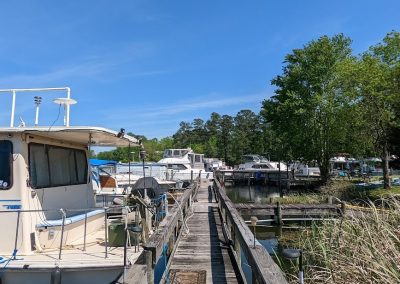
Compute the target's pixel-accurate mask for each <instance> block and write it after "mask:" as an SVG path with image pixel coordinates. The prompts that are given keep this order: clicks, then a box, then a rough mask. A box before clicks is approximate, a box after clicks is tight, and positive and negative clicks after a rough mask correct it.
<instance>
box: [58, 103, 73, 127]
mask: <svg viewBox="0 0 400 284" xmlns="http://www.w3.org/2000/svg"><path fill="white" fill-rule="evenodd" d="M53 102H54V103H55V104H58V105H63V106H64V125H65V126H66V127H69V106H70V105H74V104H76V103H77V101H76V100H74V99H71V98H57V99H54V100H53Z"/></svg>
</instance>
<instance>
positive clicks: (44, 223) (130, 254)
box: [0, 89, 141, 284]
mask: <svg viewBox="0 0 400 284" xmlns="http://www.w3.org/2000/svg"><path fill="white" fill-rule="evenodd" d="M30 90H31V89H30ZM42 90H43V89H42ZM68 91H69V89H68ZM13 95H14V98H15V92H13ZM68 99H69V98H68ZM68 107H69V106H68ZM12 108H13V109H12V112H11V113H12V115H11V125H10V127H5V128H0V228H1V233H0V283H2V284H5V283H6V284H8V283H11V284H14V283H15V284H19V283H21V284H22V283H35V284H36V283H112V282H113V281H115V280H116V279H118V278H119V277H120V275H121V274H122V273H123V271H124V267H125V266H124V264H127V263H132V262H134V261H135V260H136V259H137V258H138V257H139V254H140V253H141V249H138V250H136V247H135V249H133V247H128V248H127V250H126V253H124V246H122V247H121V246H112V245H113V243H112V240H111V239H110V238H111V237H112V236H110V233H109V228H110V224H112V222H111V220H109V219H108V218H107V214H106V210H107V209H106V208H96V207H95V196H94V191H93V186H92V179H91V178H90V174H89V173H90V171H89V170H90V169H89V162H88V157H89V150H90V147H91V146H94V145H95V146H118V147H126V146H129V145H137V144H138V141H137V140H136V139H135V138H133V137H130V136H128V135H124V134H123V133H122V134H121V132H120V133H117V132H115V131H112V130H108V129H105V128H99V127H69V110H68V113H67V116H66V125H65V126H61V127H60V126H57V127H56V126H51V127H49V126H46V127H43V126H41V127H39V126H35V127H13V119H14V117H13V116H14V109H15V104H14V105H13V107H12ZM127 210H128V209H127ZM138 220H139V219H138ZM125 243H126V242H125ZM114 244H115V243H114Z"/></svg>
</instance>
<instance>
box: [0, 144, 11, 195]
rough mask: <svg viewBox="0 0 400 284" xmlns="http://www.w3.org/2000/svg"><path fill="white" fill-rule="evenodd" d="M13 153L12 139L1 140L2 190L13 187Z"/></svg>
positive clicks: (0, 178)
mask: <svg viewBox="0 0 400 284" xmlns="http://www.w3.org/2000/svg"><path fill="white" fill-rule="evenodd" d="M12 153H13V149H12V143H11V141H8V140H0V190H4V189H9V188H11V182H12V162H13V159H12Z"/></svg>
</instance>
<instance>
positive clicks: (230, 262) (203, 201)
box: [170, 185, 243, 283]
mask: <svg viewBox="0 0 400 284" xmlns="http://www.w3.org/2000/svg"><path fill="white" fill-rule="evenodd" d="M197 201H198V202H195V203H194V204H193V210H194V211H193V212H194V214H193V216H192V217H191V218H190V219H189V220H188V221H187V225H188V227H189V230H190V231H189V234H187V235H183V236H182V238H181V240H180V241H179V243H178V247H177V249H176V251H175V254H174V256H173V259H172V262H171V267H170V272H171V276H172V275H173V277H171V278H172V279H171V280H172V281H171V282H172V283H243V281H242V280H241V276H240V273H239V272H238V271H237V269H236V268H235V264H234V258H233V256H232V252H231V251H230V248H229V246H228V245H226V243H225V238H224V235H223V232H222V221H221V218H220V215H219V212H218V205H217V203H216V201H215V199H214V196H213V194H212V190H209V189H208V188H207V187H206V186H204V185H202V186H201V187H200V189H199V192H198V195H197ZM204 274H205V275H204ZM204 276H205V277H204ZM204 280H205V281H206V282H204Z"/></svg>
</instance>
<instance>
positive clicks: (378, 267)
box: [285, 198, 400, 283]
mask: <svg viewBox="0 0 400 284" xmlns="http://www.w3.org/2000/svg"><path fill="white" fill-rule="evenodd" d="M383 202H384V203H385V206H384V207H385V208H386V209H387V210H381V209H379V208H377V207H375V205H374V204H373V203H370V204H369V208H370V210H368V211H366V212H364V211H359V212H357V213H356V214H352V215H350V216H346V217H345V218H343V219H339V220H336V221H325V222H322V223H319V224H314V225H313V226H312V228H311V229H310V230H306V231H303V232H302V233H301V234H300V236H299V242H298V243H299V246H300V247H301V248H302V249H303V251H304V264H305V282H306V283H400V201H399V200H396V199H394V198H388V199H385V200H384V201H383ZM285 269H286V273H287V275H288V279H289V281H290V282H291V283H297V281H298V280H297V276H296V264H295V263H293V265H292V267H286V268H285Z"/></svg>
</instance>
